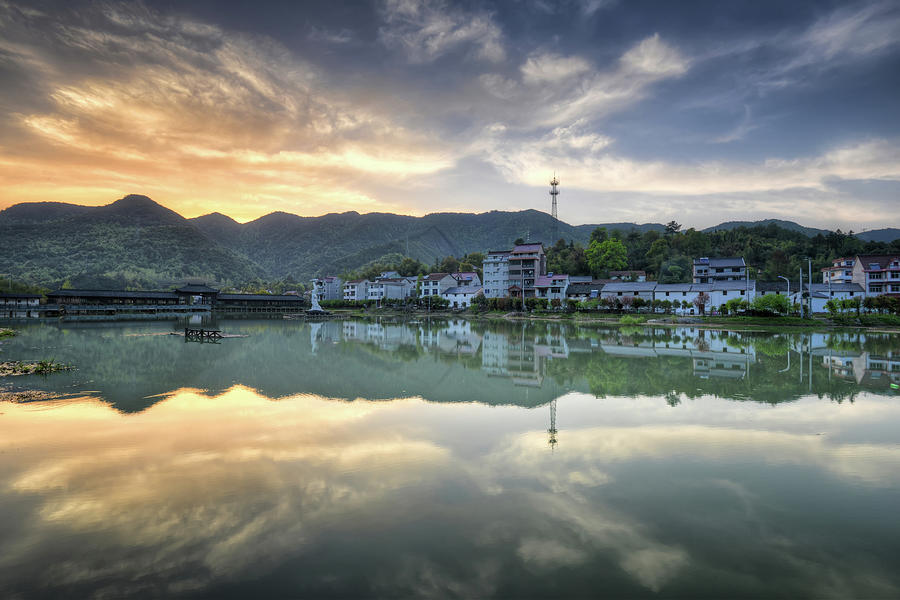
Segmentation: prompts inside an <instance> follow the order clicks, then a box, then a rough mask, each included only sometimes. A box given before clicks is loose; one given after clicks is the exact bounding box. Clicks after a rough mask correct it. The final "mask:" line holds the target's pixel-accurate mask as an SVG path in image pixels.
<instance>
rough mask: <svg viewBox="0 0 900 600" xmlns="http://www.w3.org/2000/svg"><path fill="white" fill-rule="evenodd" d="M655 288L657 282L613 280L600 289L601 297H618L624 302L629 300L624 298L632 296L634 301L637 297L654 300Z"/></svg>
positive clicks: (648, 300) (649, 300)
mask: <svg viewBox="0 0 900 600" xmlns="http://www.w3.org/2000/svg"><path fill="white" fill-rule="evenodd" d="M655 288H656V283H654V282H652V281H627V282H626V281H623V282H618V281H613V282H610V283H607V284H606V285H604V286H603V289H602V290H600V297H601V298H603V299H604V300H606V299H607V298H612V299H618V300H619V301H620V302H622V303H623V304H624V303H627V302H628V300H623V298H631V300H632V301H633V300H634V299H635V298H641V299H642V300H646V301H647V302H652V301H653V290H654V289H655Z"/></svg>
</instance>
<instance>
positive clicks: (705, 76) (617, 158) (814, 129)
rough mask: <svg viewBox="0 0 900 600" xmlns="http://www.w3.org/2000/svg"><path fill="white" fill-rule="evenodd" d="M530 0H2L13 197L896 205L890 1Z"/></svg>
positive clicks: (4, 129) (384, 206) (667, 206)
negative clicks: (301, 4)
mask: <svg viewBox="0 0 900 600" xmlns="http://www.w3.org/2000/svg"><path fill="white" fill-rule="evenodd" d="M526 4H527V6H523V7H521V10H524V11H526V12H527V13H528V14H527V15H525V16H526V17H528V18H529V19H531V22H532V24H533V26H532V27H524V26H523V23H522V19H521V15H519V14H518V13H517V12H516V11H519V10H520V8H515V7H512V6H504V5H503V4H499V5H490V4H485V5H482V6H474V7H473V6H470V5H467V6H462V5H456V4H453V3H449V2H434V3H432V2H420V1H418V0H407V1H399V0H387V1H385V2H375V3H372V4H365V5H363V4H359V3H350V4H348V5H341V4H335V5H329V6H330V8H329V7H326V5H316V6H309V7H305V8H304V10H303V11H300V10H299V8H295V9H288V8H285V7H278V8H272V9H271V10H270V11H262V12H256V13H252V14H251V13H248V12H247V9H246V8H239V7H228V6H227V5H226V6H225V7H224V9H223V10H210V9H209V7H203V6H202V5H199V4H197V5H192V4H184V5H177V8H175V7H173V5H170V4H165V5H163V4H160V5H157V4H156V3H154V2H146V3H117V2H109V3H96V4H95V3H80V2H77V3H68V2H66V3H53V2H47V3H31V2H29V3H17V2H5V1H4V2H0V89H2V91H0V102H2V114H0V208H5V207H8V206H10V205H12V204H16V203H19V202H30V201H61V202H74V203H78V204H87V205H101V204H108V203H109V202H112V201H113V200H115V199H117V198H120V197H122V196H124V195H126V194H129V193H138V194H145V195H148V196H150V197H152V198H153V199H155V200H156V201H158V202H160V203H162V204H164V205H166V206H168V207H170V208H172V209H174V210H176V211H178V212H180V213H181V214H183V215H184V216H188V217H192V216H198V215H201V214H205V213H209V212H213V211H218V212H222V213H225V214H228V215H230V216H232V217H234V218H236V219H238V220H240V221H246V220H250V219H254V218H257V217H259V216H262V215H264V214H267V213H269V212H272V211H278V210H281V211H287V212H293V213H297V214H301V215H319V214H324V213H328V212H340V211H346V210H356V211H359V212H374V211H378V212H398V213H404V214H416V215H421V214H426V213H428V212H437V211H483V210H490V209H499V210H519V209H524V208H537V209H539V210H548V199H547V195H546V189H545V188H546V183H547V180H549V176H550V174H551V173H552V172H554V171H555V172H557V173H558V174H560V178H561V179H562V181H563V190H564V192H563V193H564V195H563V196H562V201H561V210H560V218H561V219H563V220H564V221H567V222H570V223H576V224H577V223H585V222H600V221H618V220H631V221H638V222H643V221H647V220H650V219H651V217H652V219H655V220H658V221H665V220H666V219H669V218H674V217H678V219H679V220H682V221H684V222H686V223H689V224H691V225H696V226H706V225H711V224H714V223H717V222H719V221H722V220H727V219H741V218H763V217H778V218H788V219H792V220H797V221H802V222H804V223H806V224H809V225H817V226H825V227H844V228H852V227H856V228H857V229H859V228H860V227H872V226H883V225H884V217H885V212H886V211H888V212H890V211H894V214H896V207H897V204H896V198H897V192H898V191H900V141H898V135H900V123H898V118H897V113H896V104H895V102H894V101H895V100H896V98H897V92H898V90H897V85H898V84H897V78H896V77H895V76H891V75H889V74H891V73H896V69H897V66H898V60H900V48H898V43H897V40H898V39H900V11H898V9H897V5H896V4H895V3H890V2H885V3H878V2H875V3H861V4H846V5H840V6H836V7H835V8H833V9H829V10H824V9H823V8H822V7H821V6H820V7H818V8H817V9H815V10H813V9H808V10H807V9H805V8H803V7H801V6H800V5H795V6H794V7H793V10H791V11H787V12H786V13H784V14H777V15H775V14H766V12H765V11H756V14H755V15H754V16H753V18H750V16H748V15H745V16H746V17H747V18H746V19H744V20H743V21H741V23H740V25H741V27H740V34H738V33H736V31H732V30H731V29H730V27H731V25H728V24H727V23H726V24H724V25H722V24H721V19H719V20H718V21H716V22H717V23H719V27H718V28H713V29H710V28H709V27H708V23H709V22H710V20H715V19H716V18H717V17H716V15H715V14H710V13H714V12H715V10H720V9H716V8H711V9H710V10H706V9H704V8H702V7H701V5H699V4H698V5H693V6H692V8H691V9H690V10H687V11H681V10H680V9H678V10H679V12H683V13H686V14H680V15H679V16H678V18H673V15H671V14H669V11H673V10H676V7H674V6H666V5H660V6H658V7H657V10H656V11H654V12H652V14H650V15H649V16H648V17H647V18H646V19H642V22H641V24H640V25H636V24H634V20H633V19H629V18H628V16H629V13H630V12H632V7H629V6H628V5H627V3H615V2H609V3H607V2H581V3H572V4H571V5H568V4H567V5H565V6H564V7H563V6H561V5H560V6H556V7H554V6H545V5H543V4H541V3H531V4H529V3H526ZM770 8H774V7H770ZM741 10H742V9H740V8H738V7H734V11H735V12H740V11H741ZM548 11H549V12H548ZM550 12H552V13H553V14H550ZM773 12H775V11H773ZM739 20H740V19H735V21H739ZM736 81H739V83H737V84H736V83H735V82H736ZM848 90H852V93H851V92H849V91H848ZM892 99H893V101H892ZM700 205H703V206H700Z"/></svg>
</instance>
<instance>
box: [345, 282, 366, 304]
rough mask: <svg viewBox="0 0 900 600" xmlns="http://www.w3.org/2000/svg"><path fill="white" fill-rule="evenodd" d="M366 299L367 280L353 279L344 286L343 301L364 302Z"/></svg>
mask: <svg viewBox="0 0 900 600" xmlns="http://www.w3.org/2000/svg"><path fill="white" fill-rule="evenodd" d="M368 297H369V280H368V279H354V280H353V281H348V282H347V283H345V284H344V300H365V299H367V298H368Z"/></svg>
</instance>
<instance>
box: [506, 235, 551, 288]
mask: <svg viewBox="0 0 900 600" xmlns="http://www.w3.org/2000/svg"><path fill="white" fill-rule="evenodd" d="M546 274H547V256H546V254H544V246H543V244H541V243H540V242H534V243H530V244H521V245H519V246H516V247H515V248H513V249H512V252H510V253H509V292H510V295H511V296H516V297H519V298H521V297H522V294H524V295H525V297H526V298H533V297H534V296H535V290H534V282H535V280H537V278H538V277H540V276H541V275H546Z"/></svg>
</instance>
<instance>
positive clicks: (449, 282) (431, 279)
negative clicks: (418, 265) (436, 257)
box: [419, 273, 458, 296]
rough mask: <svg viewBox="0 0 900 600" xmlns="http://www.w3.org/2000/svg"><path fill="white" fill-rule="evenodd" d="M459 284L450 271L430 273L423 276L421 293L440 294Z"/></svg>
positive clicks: (423, 294)
mask: <svg viewBox="0 0 900 600" xmlns="http://www.w3.org/2000/svg"><path fill="white" fill-rule="evenodd" d="M457 285H458V284H457V283H456V279H454V278H453V276H452V275H450V273H429V274H428V275H425V276H424V277H423V278H422V282H421V286H420V289H419V295H420V296H440V295H441V294H443V293H444V292H446V291H447V290H449V289H450V288H452V287H457Z"/></svg>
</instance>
